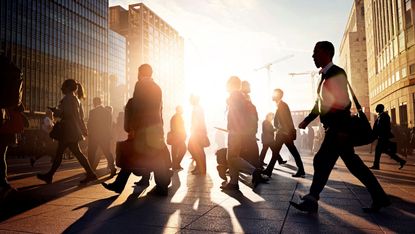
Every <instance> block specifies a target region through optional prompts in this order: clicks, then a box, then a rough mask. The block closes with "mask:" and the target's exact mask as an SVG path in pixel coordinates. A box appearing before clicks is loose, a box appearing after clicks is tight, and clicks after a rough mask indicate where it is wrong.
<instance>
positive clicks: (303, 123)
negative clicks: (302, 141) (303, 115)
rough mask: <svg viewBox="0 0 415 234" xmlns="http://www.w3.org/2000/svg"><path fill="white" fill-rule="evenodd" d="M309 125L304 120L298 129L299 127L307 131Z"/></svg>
mask: <svg viewBox="0 0 415 234" xmlns="http://www.w3.org/2000/svg"><path fill="white" fill-rule="evenodd" d="M307 125H308V123H307V122H306V121H304V120H303V122H301V123H300V124H299V125H298V127H299V128H300V129H305V128H306V127H307Z"/></svg>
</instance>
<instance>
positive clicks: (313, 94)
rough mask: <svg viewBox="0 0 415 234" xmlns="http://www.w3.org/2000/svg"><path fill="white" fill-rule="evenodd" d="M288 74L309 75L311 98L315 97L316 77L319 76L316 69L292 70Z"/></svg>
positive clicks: (292, 75)
mask: <svg viewBox="0 0 415 234" xmlns="http://www.w3.org/2000/svg"><path fill="white" fill-rule="evenodd" d="M288 75H289V76H291V77H294V76H304V75H309V76H311V95H312V97H313V99H316V94H317V90H316V80H315V78H316V77H319V75H320V74H319V73H318V71H306V72H292V73H288Z"/></svg>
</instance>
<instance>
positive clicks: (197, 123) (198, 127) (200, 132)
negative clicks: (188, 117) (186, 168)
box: [188, 95, 210, 175]
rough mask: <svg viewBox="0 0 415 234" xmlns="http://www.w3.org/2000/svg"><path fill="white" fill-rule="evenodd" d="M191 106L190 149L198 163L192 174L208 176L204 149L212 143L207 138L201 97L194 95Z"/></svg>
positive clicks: (191, 98)
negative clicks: (200, 102)
mask: <svg viewBox="0 0 415 234" xmlns="http://www.w3.org/2000/svg"><path fill="white" fill-rule="evenodd" d="M190 104H191V105H192V106H193V111H192V126H191V128H190V130H191V134H190V138H189V144H188V149H189V152H190V154H191V155H192V157H193V159H194V160H195V161H196V167H195V169H194V170H193V171H192V174H194V175H206V154H205V149H204V148H205V147H208V146H209V145H210V142H209V138H208V137H207V130H206V123H205V116H204V113H203V109H202V107H201V106H200V105H199V97H197V96H193V95H192V96H191V97H190Z"/></svg>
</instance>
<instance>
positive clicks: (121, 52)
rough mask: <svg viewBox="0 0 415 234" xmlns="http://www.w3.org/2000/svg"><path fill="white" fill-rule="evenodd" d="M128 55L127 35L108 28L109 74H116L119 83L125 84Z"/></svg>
mask: <svg viewBox="0 0 415 234" xmlns="http://www.w3.org/2000/svg"><path fill="white" fill-rule="evenodd" d="M126 55H127V51H126V41H125V37H123V36H122V35H120V34H118V33H116V32H114V31H112V30H108V74H109V75H110V76H115V78H116V80H117V84H125V72H126V70H125V69H126V63H125V58H126Z"/></svg>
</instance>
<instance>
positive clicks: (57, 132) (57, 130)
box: [49, 121, 64, 141]
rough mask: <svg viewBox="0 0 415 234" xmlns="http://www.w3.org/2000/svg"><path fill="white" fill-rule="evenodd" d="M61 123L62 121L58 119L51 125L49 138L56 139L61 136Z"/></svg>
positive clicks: (59, 138)
mask: <svg viewBox="0 0 415 234" xmlns="http://www.w3.org/2000/svg"><path fill="white" fill-rule="evenodd" d="M63 131H64V130H63V123H62V121H58V122H56V123H55V125H53V127H52V130H51V131H50V133H49V136H50V138H52V139H55V140H57V141H59V140H61V139H62V138H63V134H64V133H63Z"/></svg>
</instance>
